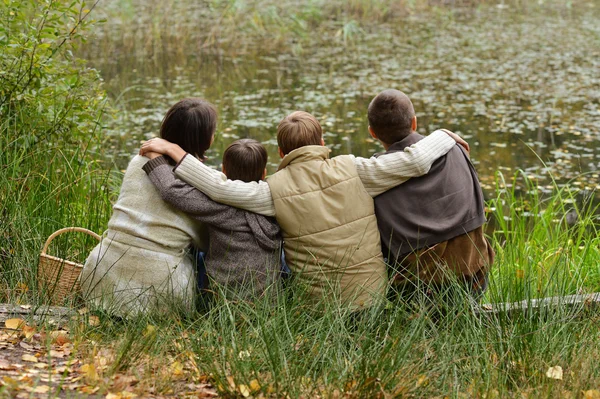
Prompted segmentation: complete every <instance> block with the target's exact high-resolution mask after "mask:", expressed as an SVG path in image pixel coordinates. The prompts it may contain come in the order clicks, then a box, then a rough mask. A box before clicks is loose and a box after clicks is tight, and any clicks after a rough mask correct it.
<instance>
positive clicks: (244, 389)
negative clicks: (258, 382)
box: [239, 384, 250, 398]
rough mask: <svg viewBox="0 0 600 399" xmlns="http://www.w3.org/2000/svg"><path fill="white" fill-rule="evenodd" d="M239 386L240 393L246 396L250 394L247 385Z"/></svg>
mask: <svg viewBox="0 0 600 399" xmlns="http://www.w3.org/2000/svg"><path fill="white" fill-rule="evenodd" d="M239 388H240V393H241V394H242V395H243V396H244V397H245V398H247V397H248V396H250V390H249V389H248V387H247V386H246V385H244V384H242V385H240V386H239Z"/></svg>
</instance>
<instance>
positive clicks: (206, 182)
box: [175, 156, 275, 216]
mask: <svg viewBox="0 0 600 399" xmlns="http://www.w3.org/2000/svg"><path fill="white" fill-rule="evenodd" d="M175 175H176V176H177V177H178V178H180V179H181V180H183V181H184V182H186V183H188V184H190V185H192V186H194V187H196V188H197V189H198V190H200V191H202V192H203V193H204V194H206V195H207V196H208V197H209V198H210V199H212V200H213V201H216V202H220V203H222V204H226V205H230V206H234V207H236V208H240V209H245V210H247V211H250V212H254V213H258V214H261V215H265V216H275V205H274V204H273V199H272V198H271V190H270V189H269V185H268V184H267V182H264V181H260V182H258V183H257V182H249V183H245V182H243V181H240V180H228V179H227V176H225V175H224V174H223V173H221V172H219V171H216V170H214V169H212V168H210V167H208V166H206V165H204V164H203V163H202V162H200V161H199V160H198V159H196V158H194V157H192V156H186V157H184V158H183V160H182V161H181V162H180V163H179V165H177V167H176V168H175Z"/></svg>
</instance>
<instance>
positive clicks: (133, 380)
mask: <svg viewBox="0 0 600 399" xmlns="http://www.w3.org/2000/svg"><path fill="white" fill-rule="evenodd" d="M81 316H83V315H81ZM82 322H85V323H86V324H87V325H93V326H97V325H99V324H100V320H99V319H98V318H97V317H95V316H94V317H93V318H91V317H90V316H88V315H85V316H83V317H82ZM90 322H91V323H90ZM2 327H3V328H2ZM73 341H75V339H74V338H73V337H72V336H71V334H70V331H69V330H68V329H67V328H64V329H59V330H50V331H48V330H45V329H42V328H40V329H38V327H37V326H33V325H28V324H27V322H26V321H25V320H24V319H20V318H13V319H8V320H6V321H5V322H4V326H0V398H4V397H10V398H47V397H54V396H58V397H63V396H65V395H66V397H71V396H73V395H74V394H75V396H79V395H82V396H86V397H92V398H107V399H126V398H135V397H140V398H141V397H144V398H160V397H195V398H197V397H200V398H214V397H216V396H217V394H216V391H215V389H214V388H213V387H212V386H211V385H210V384H209V383H208V382H207V381H206V378H205V377H204V378H203V379H202V380H199V378H198V376H199V373H198V370H197V368H196V367H195V365H193V364H190V361H189V360H188V359H183V360H177V359H175V358H173V359H172V361H170V362H169V364H171V366H170V367H169V366H165V365H164V361H165V359H153V358H151V357H150V355H146V356H145V358H144V360H143V361H142V365H139V364H137V365H132V366H131V367H130V368H128V369H127V370H123V371H122V372H119V373H115V372H113V371H112V370H111V365H112V363H113V362H114V360H115V351H114V349H113V348H98V347H97V346H96V343H91V342H89V341H82V342H78V343H77V344H76V345H75V344H74V342H73ZM90 348H92V349H91V350H90ZM180 357H181V356H177V358H180ZM148 367H150V368H152V369H154V370H155V373H154V375H153V376H154V377H156V375H157V374H163V375H164V378H163V380H164V381H166V384H168V387H167V388H163V389H157V388H156V384H155V381H154V378H150V377H152V376H149V375H148V374H149V373H147V372H146V371H147V369H148ZM68 392H72V394H69V393H68ZM3 395H7V396H3Z"/></svg>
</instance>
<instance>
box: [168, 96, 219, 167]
mask: <svg viewBox="0 0 600 399" xmlns="http://www.w3.org/2000/svg"><path fill="white" fill-rule="evenodd" d="M216 128H217V110H216V109H215V107H214V106H213V105H212V104H211V103H209V102H208V101H206V100H203V99H201V98H185V99H183V100H181V101H179V102H178V103H177V104H175V105H173V106H172V107H171V108H170V109H169V110H168V111H167V114H166V115H165V117H164V119H163V121H162V124H161V125H160V137H161V138H163V139H165V140H168V141H170V142H171V143H175V144H177V145H179V146H180V147H181V148H182V149H183V150H184V151H185V152H188V153H190V154H192V155H193V156H195V157H198V158H204V152H205V151H206V150H208V148H209V147H210V144H211V142H212V138H213V136H214V134H215V130H216Z"/></svg>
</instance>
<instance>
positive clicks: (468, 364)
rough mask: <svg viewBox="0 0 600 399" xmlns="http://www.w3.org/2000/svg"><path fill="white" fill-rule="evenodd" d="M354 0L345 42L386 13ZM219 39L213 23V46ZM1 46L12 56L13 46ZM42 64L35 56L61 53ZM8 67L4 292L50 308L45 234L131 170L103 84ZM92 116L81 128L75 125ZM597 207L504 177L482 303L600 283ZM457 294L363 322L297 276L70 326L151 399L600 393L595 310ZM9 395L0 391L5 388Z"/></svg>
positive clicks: (1, 151) (98, 216)
mask: <svg viewBox="0 0 600 399" xmlns="http://www.w3.org/2000/svg"><path fill="white" fill-rule="evenodd" d="M15 4H17V3H15ZM32 4H33V3H32ZM127 4H128V3H125V5H124V10H125V11H124V15H125V18H126V17H127V15H128V14H127V7H128V6H127ZM131 4H132V5H133V4H134V3H133V2H132V3H131ZM136 4H137V3H136ZM214 4H216V5H217V6H223V5H225V2H219V1H216V2H214ZM227 4H228V7H232V10H233V11H230V12H232V13H234V12H235V13H239V15H244V10H245V9H244V7H243V2H235V1H231V2H228V3H227ZM286 4H287V3H286ZM313 4H314V8H313V9H311V8H307V9H304V10H297V12H305V13H307V12H311V13H314V16H312V17H311V18H313V19H314V20H315V21H316V20H318V19H319V18H329V16H320V15H322V14H321V13H325V12H326V11H327V10H325V11H323V10H320V8H319V7H318V6H319V4H321V3H318V2H314V3H313ZM356 4H362V5H364V6H365V7H366V6H367V3H366V2H362V3H360V2H348V3H347V7H349V8H343V9H341V10H340V11H339V13H340V14H341V15H343V16H344V17H346V19H345V20H344V21H343V22H340V24H337V25H335V26H336V29H337V30H339V29H341V33H340V39H339V40H342V41H343V40H346V41H347V42H350V41H351V40H353V39H352V38H353V37H355V35H359V34H360V28H361V21H364V17H363V16H362V15H363V14H361V13H364V14H365V15H367V13H374V12H382V13H385V12H387V11H385V10H383V11H381V10H379V9H377V10H375V9H373V10H371V11H369V10H366V11H364V12H363V11H360V10H358V9H357V8H356V7H358V6H357V5H356ZM17 6H18V4H17V5H15V6H14V7H17ZM287 6H288V7H289V4H288V5H287ZM235 7H239V8H235ZM274 7H277V6H275V5H274ZM282 7H283V6H282ZM350 7H354V8H350ZM15 10H17V9H16V8H15ZM353 10H354V11H353ZM357 10H358V11H357ZM378 10H379V11H378ZM17 11H18V10H17ZM221 12H225V11H224V10H221ZM269 12H271V11H269V10H268V9H266V10H265V11H261V13H260V15H259V16H255V17H254V18H248V21H249V22H245V23H252V24H254V25H255V27H254V28H252V29H256V32H261V29H264V32H270V29H271V27H272V26H273V24H275V25H277V24H280V25H282V26H284V28H282V29H296V28H294V26H295V25H293V24H290V23H289V20H288V19H286V18H289V17H288V16H286V17H282V16H281V15H280V14H279V13H277V12H274V11H273V12H271V13H272V14H269ZM235 13H234V14H232V15H233V16H231V17H228V16H227V15H228V14H224V15H225V16H226V17H227V18H232V21H233V22H232V25H229V26H230V27H231V26H235V23H234V22H235V18H238V17H236V15H238V14H235ZM269 15H271V16H269ZM371 15H372V14H371ZM154 17H155V18H159V17H160V14H156V15H154ZM167 17H168V16H165V18H167ZM267 18H272V19H271V20H267ZM277 18H284V19H283V20H282V21H281V22H276V21H277ZM303 18H305V19H307V20H309V21H310V19H308V18H306V17H303ZM377 18H385V16H384V15H383V16H381V17H377ZM342 19H343V18H342ZM265 21H266V22H265ZM351 21H357V22H355V23H352V24H351ZM162 22H164V21H161V20H157V21H156V28H154V27H151V28H152V29H151V30H150V31H151V32H153V33H152V34H153V35H155V36H154V37H161V35H162V33H161V32H162V30H163V29H166V28H164V24H163V23H162ZM343 24H345V25H343ZM31 26H35V24H33V25H31ZM261 26H262V28H261ZM307 26H308V27H310V23H309V24H308V25H307ZM344 26H345V27H346V29H345V31H344ZM226 28H227V26H225V27H223V28H219V29H226ZM242 28H244V27H243V26H242ZM153 29H154V30H153ZM174 29H175V28H174ZM178 29H179V28H178ZM180 29H187V28H185V27H183V28H180ZM244 29H245V28H244ZM248 29H249V28H248ZM303 29H309V28H303ZM240 32H243V29H241V30H240ZM333 32H335V31H333ZM240 34H241V33H240ZM264 34H267V33H264ZM221 35H223V32H222V31H216V32H215V33H214V35H213V36H214V38H215V39H214V40H215V43H216V42H218V40H219V38H220V37H223V36H221ZM353 35H354V36H353ZM33 36H35V35H32V37H33ZM284 36H285V35H284ZM282 37H283V36H282ZM31 40H34V39H31ZM124 40H133V39H124ZM132 43H133V41H132ZM208 43H209V44H210V42H208ZM0 44H4V42H0ZM159 44H160V42H159V41H154V39H152V38H150V39H148V41H145V42H143V43H140V44H139V45H140V46H144V47H143V49H145V50H144V51H146V49H149V48H152V46H157V45H159ZM21 45H22V46H24V47H26V48H28V49H29V50H28V51H24V52H23V54H24V55H23V56H24V57H25V56H27V54H33V53H35V50H31V49H32V48H34V46H29V44H28V43H21ZM136 45H137V44H136ZM27 46H29V47H27ZM11 48H16V47H11ZM124 48H125V49H126V48H127V47H124ZM3 49H4V48H3ZM32 51H33V53H32ZM1 54H2V55H0V60H2V61H3V62H4V58H2V57H4V56H5V54H9V53H8V52H2V53H1ZM7 59H8V58H7ZM32 59H34V58H32ZM44 62H45V64H44V63H41V64H40V65H50V64H51V63H52V62H53V61H52V60H50V59H49V58H48V59H46V58H44ZM31 64H32V65H36V63H35V62H32V63H31ZM3 65H4V64H3ZM11 65H12V64H11ZM14 65H17V64H14ZM81 68H84V67H83V66H82V67H81ZM63 69H64V68H63V64H59V67H58V68H57V69H56V70H55V69H43V70H41V73H40V74H41V75H43V76H44V78H45V79H46V80H44V81H43V82H42V83H43V85H44V86H47V87H54V86H55V85H53V84H52V82H54V80H53V79H55V80H58V81H63V80H64V81H65V82H66V81H67V80H68V81H72V79H71V77H70V76H67V78H68V79H66V78H64V76H63V75H62V71H63ZM70 72H72V73H74V75H73V76H77V77H79V75H78V74H77V73H76V72H73V71H70ZM10 73H14V76H15V77H17V78H15V79H14V82H15V87H17V89H19V90H21V91H22V93H20V94H22V96H18V94H19V92H18V90H16V91H14V93H12V92H11V94H10V97H4V96H5V92H4V91H2V90H0V99H1V100H2V106H0V112H1V116H2V118H0V120H1V122H0V168H1V169H0V220H1V229H0V268H1V269H0V270H1V274H0V302H10V303H20V304H33V305H43V304H45V303H47V298H45V295H44V294H43V293H42V292H40V291H39V290H37V264H38V256H39V252H40V249H41V247H42V245H43V243H44V241H45V240H46V238H47V237H48V236H49V235H50V234H51V233H52V232H53V231H55V230H57V229H59V228H62V227H65V226H72V225H75V226H81V227H86V228H90V229H92V230H94V231H96V232H102V231H103V230H104V229H105V228H106V224H107V221H108V218H109V216H110V213H111V203H113V202H114V200H115V199H116V196H117V195H118V189H119V182H120V173H119V172H118V171H117V170H116V168H114V167H113V166H112V165H111V164H110V162H108V161H106V159H108V158H107V156H106V155H105V154H104V153H103V151H104V146H105V145H106V141H105V140H104V138H103V134H102V133H103V130H102V126H101V124H102V121H103V119H102V112H103V110H102V107H100V106H98V103H92V106H90V102H88V100H89V98H87V97H85V96H90V98H91V97H94V98H96V97H97V94H98V93H100V94H101V93H102V91H101V90H100V89H99V88H98V85H99V83H98V81H97V80H91V81H90V82H88V83H87V84H89V85H90V87H91V88H92V90H89V93H91V94H86V93H88V90H87V89H86V87H87V86H86V85H85V84H83V83H82V84H81V86H77V87H76V88H75V89H78V90H79V91H75V89H74V88H70V89H66V90H64V92H58V91H52V92H51V93H50V92H48V91H46V92H44V91H42V92H39V91H31V90H30V88H27V87H20V86H18V85H19V84H20V83H19V82H20V81H21V80H20V79H18V77H19V76H20V75H19V74H21V73H22V71H21V70H20V69H19V68H15V69H14V71H12V72H10ZM37 75H39V74H38V73H37V72H36V75H35V76H37ZM4 76H9V77H10V76H12V75H9V74H7V75H4ZM63 78H64V79H63ZM3 79H4V78H3ZM96 79H97V76H96ZM78 81H79V80H77V79H76V80H74V82H78ZM67 83H68V82H67ZM40 84H41V83H40ZM57 93H58V94H57ZM36 96H37V97H36ZM61 96H62V97H61ZM74 98H75V99H80V98H84V100H85V101H83V102H78V101H73V99H74ZM4 100H6V101H4ZM7 104H8V105H7ZM39 104H41V105H42V106H39ZM94 104H95V105H94ZM48 110H51V111H52V112H49V111H48ZM47 111H48V112H47ZM56 115H59V116H60V118H55V116H56ZM83 115H86V116H87V119H86V123H81V121H80V119H79V118H81V117H82V116H83ZM523 177H524V176H523ZM523 180H524V181H525V183H518V182H523ZM595 203H596V200H595V197H594V196H590V197H588V198H586V197H583V196H582V195H581V194H580V193H578V192H576V191H575V190H572V189H571V188H570V187H569V186H568V185H567V186H564V187H559V186H555V187H554V191H553V193H552V194H550V195H545V196H541V195H540V194H539V193H538V190H537V189H536V187H535V182H533V181H529V180H527V178H526V177H524V179H514V180H511V181H506V180H505V178H504V177H503V176H501V175H499V176H498V178H497V189H496V194H495V196H494V198H492V199H491V200H490V201H489V203H488V209H489V214H488V217H489V219H490V229H489V231H490V238H491V242H492V245H493V247H494V249H495V250H496V254H497V257H496V262H495V265H494V268H493V270H492V275H491V281H490V287H489V290H488V293H487V294H486V297H485V298H484V301H486V302H494V303H497V302H509V301H518V300H531V299H533V298H538V297H544V296H549V295H569V294H574V293H579V292H593V291H600V267H599V265H600V253H599V250H598V248H599V242H598V234H597V233H598V232H597V226H598V220H597V218H598V212H597V208H596V205H595ZM574 214H576V215H577V218H576V220H575V222H574V223H573V217H572V215H574ZM568 215H570V216H568ZM78 237H80V236H77V235H69V236H65V237H63V238H62V239H61V240H57V242H56V243H55V245H54V246H53V247H51V251H50V252H51V253H52V254H54V255H57V256H60V257H65V258H69V259H76V260H79V261H83V260H84V259H85V257H86V255H87V251H88V250H89V249H91V247H92V246H93V240H90V239H85V238H78ZM332 239H334V237H332ZM452 290H453V292H454V293H455V295H452V296H449V297H448V299H443V298H437V299H435V300H428V299H427V298H423V297H417V299H416V300H415V301H413V302H411V303H400V302H397V303H384V304H383V305H382V306H381V307H376V308H374V309H372V310H370V311H368V312H366V313H365V314H362V315H360V316H353V315H351V314H350V312H349V311H347V310H344V309H339V308H337V307H336V306H335V305H334V303H333V302H330V301H327V300H325V301H323V303H320V304H318V305H315V306H312V305H308V304H307V301H306V300H305V296H304V295H303V293H302V290H301V289H300V288H299V287H297V286H294V285H293V284H292V285H291V286H289V287H287V288H286V289H285V290H284V291H282V292H281V293H279V295H278V296H277V297H276V299H275V300H267V299H257V300H256V301H255V302H254V303H248V302H234V301H230V300H227V299H225V297H226V296H225V295H218V296H217V299H216V300H215V302H214V303H213V305H212V307H211V308H210V309H209V310H205V311H199V312H196V313H193V314H180V313H173V314H169V315H160V316H159V315H148V316H143V317H139V318H136V319H132V320H117V319H114V318H113V317H111V316H110V315H107V314H105V313H103V312H100V311H98V312H96V313H95V314H97V315H98V316H99V323H89V322H87V321H86V317H87V316H88V315H84V317H82V318H78V319H76V320H72V321H71V322H70V324H69V330H70V335H71V340H72V341H73V343H74V351H73V355H72V356H73V357H76V358H77V359H79V360H80V361H81V363H82V364H95V365H96V369H97V370H98V377H97V378H93V379H91V378H90V381H88V382H89V383H90V384H93V385H95V386H97V387H99V388H100V390H99V394H101V395H105V394H106V393H107V392H108V391H111V390H113V389H115V382H114V378H115V377H117V376H123V375H126V376H135V379H136V381H137V383H136V384H135V386H134V389H135V390H136V391H137V392H138V393H139V395H140V396H142V397H144V396H147V395H148V393H149V392H153V393H154V394H156V395H168V394H173V393H176V392H178V390H179V389H185V385H186V384H188V383H190V382H195V383H198V382H209V383H211V384H213V385H214V386H215V387H217V389H218V390H219V392H220V393H221V394H222V395H223V396H227V397H241V396H245V395H244V394H252V395H253V396H255V397H260V396H261V395H263V396H267V397H268V396H271V397H284V396H286V395H287V396H289V397H291V398H300V397H304V398H312V397H324V398H341V397H349V398H364V397H381V398H390V397H446V396H448V397H481V398H483V397H486V398H493V397H519V396H521V397H548V398H553V397H581V391H586V390H591V389H597V388H599V387H600V368H598V367H597V364H598V359H599V358H600V356H599V354H598V348H600V345H599V344H600V330H598V327H597V326H598V322H599V321H600V320H599V317H598V314H597V313H595V312H594V311H593V310H592V309H588V308H587V307H585V306H583V305H581V306H576V307H571V308H557V309H542V310H540V311H536V312H531V313H527V314H521V315H515V316H513V317H510V318H509V317H507V316H506V315H502V314H499V315H491V316H479V315H476V314H474V313H473V309H472V304H471V302H470V301H468V300H467V298H466V297H465V296H464V294H462V293H461V291H460V290H459V289H458V287H452ZM92 310H93V309H92ZM93 311H94V310H93ZM48 321H49V320H46V322H48ZM44 328H45V329H47V330H51V329H52V328H53V327H52V326H51V325H50V324H48V323H46V324H44V323H42V324H41V325H40V326H39V329H44ZM553 366H561V367H562V369H563V370H564V377H563V379H562V380H555V379H550V378H548V377H547V376H546V371H547V370H548V368H549V367H553ZM10 395H11V392H10V390H9V389H8V388H5V387H0V397H3V396H7V397H10Z"/></svg>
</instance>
